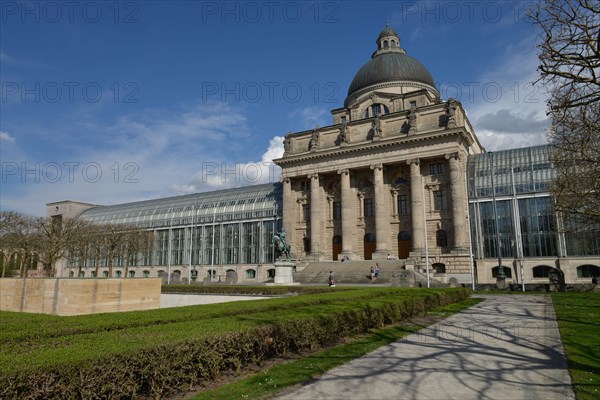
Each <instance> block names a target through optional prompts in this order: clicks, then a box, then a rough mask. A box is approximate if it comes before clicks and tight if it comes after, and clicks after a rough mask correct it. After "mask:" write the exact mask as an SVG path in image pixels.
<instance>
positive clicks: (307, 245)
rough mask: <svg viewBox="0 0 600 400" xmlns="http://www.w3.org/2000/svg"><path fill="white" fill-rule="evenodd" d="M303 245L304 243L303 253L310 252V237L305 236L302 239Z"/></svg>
mask: <svg viewBox="0 0 600 400" xmlns="http://www.w3.org/2000/svg"><path fill="white" fill-rule="evenodd" d="M302 242H303V245H304V252H305V253H310V238H309V237H307V236H305V237H304V238H303V239H302Z"/></svg>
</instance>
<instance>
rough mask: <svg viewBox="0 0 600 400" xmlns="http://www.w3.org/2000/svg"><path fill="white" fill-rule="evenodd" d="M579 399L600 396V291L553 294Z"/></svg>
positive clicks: (590, 399) (593, 398) (574, 386)
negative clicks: (599, 334) (599, 339)
mask: <svg viewBox="0 0 600 400" xmlns="http://www.w3.org/2000/svg"><path fill="white" fill-rule="evenodd" d="M552 301H553V302H554V310H555V312H556V319H557V320H558V326H559V329H560V337H561V339H562V342H563V346H564V348H565V354H566V356H567V360H568V363H569V373H570V374H571V380H572V381H573V389H574V391H575V396H576V398H577V399H578V400H595V399H598V398H600V342H599V341H598V332H599V331H600V293H598V292H585V293H573V292H569V293H552Z"/></svg>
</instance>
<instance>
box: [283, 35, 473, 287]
mask: <svg viewBox="0 0 600 400" xmlns="http://www.w3.org/2000/svg"><path fill="white" fill-rule="evenodd" d="M331 113H332V115H333V124H332V125H330V126H326V127H322V128H318V129H314V130H311V131H305V132H297V133H292V134H289V135H287V136H286V137H285V142H284V147H285V153H284V155H283V157H282V158H280V159H278V160H275V162H276V163H277V164H278V165H279V166H281V168H282V177H283V209H284V210H285V214H284V220H283V225H284V228H285V230H286V231H287V232H288V234H289V235H290V236H291V239H292V242H293V243H304V245H303V247H302V249H301V251H300V253H301V254H300V255H301V256H306V257H311V258H312V259H318V260H327V259H332V260H338V259H339V258H340V257H343V258H344V259H350V260H370V259H373V260H385V259H387V258H388V255H389V257H393V258H398V259H406V260H409V262H410V263H412V264H414V265H421V264H423V263H424V262H425V261H424V257H425V256H426V253H427V255H428V257H431V258H432V260H435V263H436V264H443V265H444V266H445V271H446V273H447V274H449V275H452V276H454V277H456V278H458V279H459V280H461V281H464V280H470V258H469V230H468V215H467V214H468V202H467V198H466V193H467V186H466V185H467V176H466V171H467V168H466V166H467V158H468V157H469V156H470V155H476V154H480V153H482V152H483V151H484V149H483V147H482V146H481V144H480V143H479V140H478V139H477V137H476V136H475V134H474V132H473V128H472V127H471V124H470V122H469V120H468V118H467V116H466V114H465V112H464V110H463V109H462V106H461V104H460V103H458V102H457V101H454V100H453V99H450V100H448V101H442V99H440V95H439V92H438V91H437V89H436V88H435V85H434V82H433V78H432V77H431V74H430V73H429V71H427V69H426V68H425V67H424V66H423V65H422V64H421V63H420V62H419V61H417V60H415V59H414V58H412V57H411V56H409V55H408V54H407V52H406V51H405V50H404V49H403V48H402V47H401V44H400V38H399V37H398V34H397V33H396V32H395V31H394V30H393V29H391V28H390V27H386V28H385V29H384V30H383V31H382V32H381V34H380V35H379V37H378V38H377V49H376V51H375V52H374V53H373V55H372V56H371V60H370V61H369V62H367V63H366V64H365V65H364V66H362V67H361V68H360V69H359V70H358V72H357V73H356V75H355V77H354V79H353V80H352V83H351V84H350V88H349V90H348V96H347V97H346V100H345V101H344V107H343V108H339V109H335V110H333V111H332V112H331ZM436 243H437V245H436ZM426 250H427V251H426Z"/></svg>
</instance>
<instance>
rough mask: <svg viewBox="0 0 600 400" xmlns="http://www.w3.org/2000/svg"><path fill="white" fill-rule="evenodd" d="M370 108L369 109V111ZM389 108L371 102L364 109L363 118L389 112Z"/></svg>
mask: <svg viewBox="0 0 600 400" xmlns="http://www.w3.org/2000/svg"><path fill="white" fill-rule="evenodd" d="M369 110H370V111H369ZM389 113H390V109H389V108H387V106H386V105H385V104H379V103H376V104H373V105H372V106H371V107H368V108H367V109H366V110H365V118H369V117H374V116H376V115H381V114H389Z"/></svg>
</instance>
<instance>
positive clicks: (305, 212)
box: [302, 204, 310, 222]
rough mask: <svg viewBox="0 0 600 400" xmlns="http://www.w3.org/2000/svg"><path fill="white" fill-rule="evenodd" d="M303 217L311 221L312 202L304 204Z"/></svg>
mask: <svg viewBox="0 0 600 400" xmlns="http://www.w3.org/2000/svg"><path fill="white" fill-rule="evenodd" d="M302 219H304V221H306V222H308V221H310V204H302Z"/></svg>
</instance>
